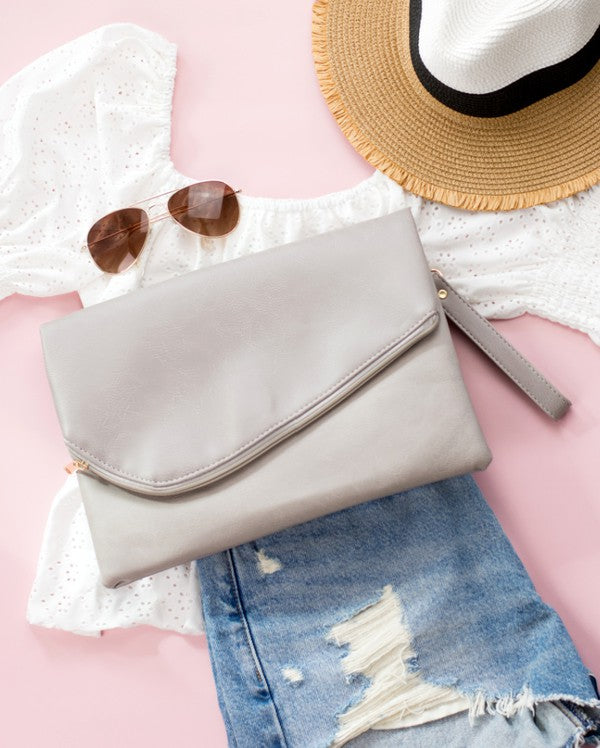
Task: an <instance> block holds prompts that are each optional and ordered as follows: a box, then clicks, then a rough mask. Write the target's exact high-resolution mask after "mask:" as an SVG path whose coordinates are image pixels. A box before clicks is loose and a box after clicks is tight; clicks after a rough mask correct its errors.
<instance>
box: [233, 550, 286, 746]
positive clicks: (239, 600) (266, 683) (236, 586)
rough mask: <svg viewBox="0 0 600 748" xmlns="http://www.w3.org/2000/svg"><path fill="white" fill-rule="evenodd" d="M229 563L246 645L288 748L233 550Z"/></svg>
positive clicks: (280, 735) (281, 736)
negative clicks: (253, 631)
mask: <svg viewBox="0 0 600 748" xmlns="http://www.w3.org/2000/svg"><path fill="white" fill-rule="evenodd" d="M227 562H228V564H229V572H230V575H231V586H232V589H233V594H234V596H235V601H236V606H237V609H238V614H239V616H240V620H241V622H242V625H243V627H244V633H245V636H246V643H247V644H248V648H249V650H250V654H251V655H252V659H253V661H254V667H255V671H256V675H257V676H258V679H259V681H260V682H261V685H262V686H263V688H265V689H266V691H267V693H268V696H269V701H270V704H271V708H272V710H273V713H274V715H275V723H276V725H277V730H278V732H279V737H280V739H281V741H282V745H283V746H284V748H288V744H287V741H286V739H285V735H284V732H283V725H282V724H281V719H280V717H279V712H278V711H277V706H276V704H275V700H274V699H273V692H272V691H271V686H270V685H269V681H268V680H267V677H266V675H265V673H264V670H263V668H262V665H261V664H260V659H259V656H258V651H257V649H256V644H255V642H254V637H253V636H252V631H251V630H250V623H249V621H248V619H247V617H246V611H245V610H244V605H243V602H242V594H241V590H240V586H239V580H238V575H237V569H236V565H235V561H234V559H233V551H232V550H231V549H228V550H227Z"/></svg>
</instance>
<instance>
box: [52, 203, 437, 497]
mask: <svg viewBox="0 0 600 748" xmlns="http://www.w3.org/2000/svg"><path fill="white" fill-rule="evenodd" d="M156 251H160V248H159V247H157V248H156ZM439 314H440V311H439V305H438V300H437V297H436V294H435V289H434V286H433V283H432V280H431V278H430V272H429V269H428V267H427V264H426V261H425V258H424V255H423V252H422V249H421V245H420V242H419V238H418V235H417V233H416V229H415V225H414V222H413V220H412V216H411V214H410V211H409V210H408V209H405V210H401V211H398V212H396V213H392V214H390V215H388V216H385V217H383V218H377V219H374V220H372V221H367V222H364V223H361V224H355V225H353V226H350V227H347V228H343V229H339V230H336V231H333V232H329V233H327V234H322V235H320V236H318V237H312V238H311V239H310V240H302V241H299V242H294V243H292V244H288V245H285V246H283V247H277V248H274V249H271V250H265V251H261V252H259V253H257V254H254V255H251V256H246V257H243V258H240V259H237V260H232V261H229V262H225V263H221V264H218V265H215V266H213V267H211V268H208V269H202V270H198V271H194V272H192V273H188V274H186V275H183V276H179V277H177V278H174V279H172V280H169V281H166V282H163V283H160V284H157V285H155V286H152V287H149V288H145V289H141V290H139V291H136V292H134V293H132V294H128V295H126V296H122V297H119V298H117V299H113V300H111V301H107V302H104V303H101V304H98V305H96V306H93V307H88V308H86V309H83V310H81V311H79V312H75V313H74V314H71V315H69V316H68V317H65V318H63V319H59V320H55V321H53V322H50V323H46V324H45V325H43V326H42V330H41V332H42V340H43V347H44V353H45V358H46V368H47V371H48V377H49V380H50V384H51V387H52V390H53V395H54V401H55V405H56V408H57V411H58V416H59V419H60V423H61V427H62V430H63V435H64V438H65V442H66V444H67V446H68V448H69V450H70V452H71V453H72V455H73V456H74V457H76V458H79V459H82V460H84V461H85V462H87V463H88V464H89V466H90V470H91V471H92V472H95V473H97V474H98V475H100V476H102V477H104V478H106V479H107V480H109V481H111V482H113V483H115V484H116V485H119V486H121V487H124V488H127V489H129V490H133V491H136V492H139V493H142V494H148V495H157V496H158V495H162V496H165V495H170V494H173V495H175V494H178V493H182V492H184V491H188V490H191V489H193V488H197V487H200V486H204V485H207V484H209V483H211V482H213V481H215V480H218V479H219V478H222V477H224V476H226V475H229V474H231V473H232V472H233V471H235V470H236V469H238V468H239V467H241V466H242V465H245V464H247V463H248V462H249V461H251V460H252V459H254V458H255V457H257V456H258V455H260V454H262V453H264V452H265V451H266V450H268V449H269V448H271V447H272V446H274V445H275V444H277V443H279V442H281V441H282V440H283V439H285V438H286V437H287V436H289V435H291V434H293V433H295V432H297V431H298V430H299V429H301V428H303V426H305V425H306V424H308V423H310V422H312V421H314V420H315V419H316V418H318V417H319V416H320V415H321V414H322V413H324V412H326V411H327V410H329V409H331V408H333V407H335V406H336V405H337V404H338V403H339V402H341V401H342V400H343V399H345V398H346V397H348V396H351V393H352V392H353V391H355V390H356V389H357V388H358V387H360V386H361V385H362V384H364V383H365V382H366V381H368V380H369V379H371V378H373V377H374V376H376V375H377V374H378V373H379V372H380V371H381V370H382V369H383V368H385V367H386V366H387V365H389V364H390V363H391V362H392V361H394V360H396V359H397V358H398V357H399V356H401V355H402V354H403V353H404V352H405V351H406V350H408V349H409V348H411V347H412V346H414V345H415V344H416V343H417V342H418V341H419V340H420V339H422V338H423V337H425V336H427V335H428V334H429V333H431V332H432V331H433V330H434V329H435V327H436V326H437V324H438V322H439Z"/></svg>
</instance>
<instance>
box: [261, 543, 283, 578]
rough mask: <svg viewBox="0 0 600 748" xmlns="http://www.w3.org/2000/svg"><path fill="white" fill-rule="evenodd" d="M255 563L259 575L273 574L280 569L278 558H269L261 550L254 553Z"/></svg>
mask: <svg viewBox="0 0 600 748" xmlns="http://www.w3.org/2000/svg"><path fill="white" fill-rule="evenodd" d="M256 563H257V564H258V569H259V571H260V572H261V574H275V572H276V571H279V570H280V569H281V561H280V560H279V559H278V558H269V556H267V554H266V553H265V552H264V551H263V550H262V548H261V549H260V550H258V551H256Z"/></svg>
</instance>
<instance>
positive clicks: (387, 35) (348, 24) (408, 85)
mask: <svg viewBox="0 0 600 748" xmlns="http://www.w3.org/2000/svg"><path fill="white" fill-rule="evenodd" d="M313 55H314V60H315V66H316V70H317V76H318V79H319V84H320V86H321V90H322V92H323V94H324V96H325V99H326V101H327V104H328V106H329V108H330V109H331V111H332V113H333V115H334V117H335V118H336V120H337V122H338V124H339V126H340V127H341V129H342V131H343V132H344V134H345V135H346V137H347V138H348V140H349V141H350V142H351V143H352V145H353V146H354V147H355V148H356V150H357V151H358V152H359V153H360V154H361V155H362V156H363V157H364V158H366V159H367V161H369V162H370V163H371V164H372V165H373V166H374V167H376V168H377V169H380V170H381V171H383V172H384V173H385V174H387V175H388V176H390V177H392V178H393V179H395V180H396V181H397V182H399V183H400V184H401V185H402V186H404V187H406V189H408V190H410V191H411V192H415V193H416V194H418V195H422V196H423V197H426V198H429V199H431V200H437V201H439V202H442V203H446V204H448V205H454V206H456V207H460V208H467V209H471V210H511V209H515V208H524V207H528V206H530V205H537V204H539V203H545V202H550V201H551V200H558V199H560V198H563V197H566V196H567V195H572V194H573V193H575V192H578V191H580V190H583V189H586V188H588V187H590V186H591V185H593V184H596V183H597V182H599V181H600V114H599V106H598V105H599V98H600V96H599V92H600V64H597V65H596V66H595V67H594V68H593V69H592V70H591V71H590V72H589V73H588V74H587V75H586V76H585V77H584V78H582V79H581V80H580V81H578V82H577V83H575V84H574V85H572V86H569V87H568V88H566V89H564V90H562V91H559V92H558V93H555V94H553V95H551V96H548V97H547V98H545V99H542V100H541V101H538V102H536V103H535V104H532V105H530V106H528V107H526V108H525V109H522V110H520V111H518V112H515V113H514V114H509V115H506V116H502V117H495V118H480V117H472V116H468V115H464V114H461V113H459V112H455V111H454V110H452V109H450V108H448V107H446V106H445V105H443V104H441V103H440V102H439V101H437V99H435V98H434V97H433V96H431V94H429V92H428V91H427V90H426V89H425V88H424V87H423V85H422V84H421V82H420V81H419V79H418V77H417V75H416V73H415V72H414V69H413V66H412V62H411V56H410V47H409V2H408V0H317V1H316V2H315V3H314V5H313Z"/></svg>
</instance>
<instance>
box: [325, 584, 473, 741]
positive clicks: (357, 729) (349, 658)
mask: <svg viewBox="0 0 600 748" xmlns="http://www.w3.org/2000/svg"><path fill="white" fill-rule="evenodd" d="M403 618H404V616H403V613H402V607H401V605H400V600H399V599H398V596H397V595H396V594H395V592H394V591H393V590H392V587H391V586H390V585H386V587H385V588H384V590H383V594H382V596H381V598H380V599H379V600H378V601H377V602H376V603H373V604H372V605H370V606H368V607H366V608H364V609H363V610H361V611H359V612H358V613H356V614H355V615H354V616H352V617H351V618H349V619H348V620H347V621H343V622H342V623H338V624H336V625H335V626H334V627H333V628H332V629H331V631H330V633H329V634H328V637H327V638H328V639H330V640H332V641H334V642H335V643H336V644H338V645H339V646H342V645H345V644H347V645H349V646H348V654H347V655H346V657H345V658H344V659H343V660H342V668H343V670H344V672H345V673H346V674H347V675H348V676H352V675H355V674H357V673H361V674H362V675H365V676H366V677H367V678H369V680H370V684H369V685H368V686H367V688H366V690H365V691H364V693H363V698H362V699H361V701H359V702H358V703H356V704H353V705H352V706H350V707H349V708H348V709H347V711H345V712H344V713H343V714H341V715H339V717H338V721H339V730H338V733H337V734H336V736H335V738H334V740H333V742H332V743H331V748H338V747H339V746H342V745H344V744H345V743H347V742H348V741H349V740H352V739H353V738H355V737H357V736H358V735H360V734H361V733H363V732H366V731H367V730H370V729H375V730H391V729H396V728H398V727H412V726H415V725H421V724H424V723H426V722H431V721H433V720H436V719H441V718H442V717H447V716H449V715H451V714H457V713H458V712H463V711H466V710H467V709H468V708H469V701H468V699H467V698H466V697H465V696H463V695H462V694H460V693H458V692H457V691H455V690H454V689H452V688H448V687H442V686H435V685H431V684H429V683H427V682H426V681H424V680H423V679H422V678H421V676H420V674H419V673H418V672H414V671H411V670H410V667H409V666H410V662H411V661H412V660H414V658H415V653H414V651H413V649H412V645H411V636H410V632H409V631H408V628H407V627H406V625H405V624H404V620H403Z"/></svg>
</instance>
